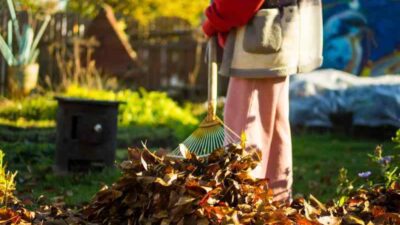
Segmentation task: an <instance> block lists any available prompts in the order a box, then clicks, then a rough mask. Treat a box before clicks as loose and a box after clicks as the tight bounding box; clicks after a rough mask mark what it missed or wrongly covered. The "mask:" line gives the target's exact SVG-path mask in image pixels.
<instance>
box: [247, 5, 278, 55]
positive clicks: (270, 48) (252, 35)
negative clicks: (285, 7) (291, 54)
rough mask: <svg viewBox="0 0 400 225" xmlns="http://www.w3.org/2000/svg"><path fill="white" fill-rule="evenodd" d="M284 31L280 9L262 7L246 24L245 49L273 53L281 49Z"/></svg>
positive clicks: (257, 52)
mask: <svg viewBox="0 0 400 225" xmlns="http://www.w3.org/2000/svg"><path fill="white" fill-rule="evenodd" d="M282 42H283V32H282V25H281V16H280V12H279V9H262V10H260V11H258V12H257V14H256V15H255V16H254V17H253V19H251V20H250V22H249V23H248V24H247V25H246V28H245V33H244V39H243V50H245V51H246V52H248V53H253V54H271V53H277V52H279V51H280V50H281V47H282Z"/></svg>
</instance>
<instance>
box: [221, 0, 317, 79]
mask: <svg viewBox="0 0 400 225" xmlns="http://www.w3.org/2000/svg"><path fill="white" fill-rule="evenodd" d="M322 26H323V24H322V5H321V0H300V3H299V4H298V5H295V6H286V7H284V8H283V9H281V10H280V9H278V8H274V9H261V10H260V11H258V12H257V14H256V15H255V16H254V18H253V19H252V20H251V21H250V22H249V23H248V24H247V25H246V26H243V27H238V28H236V29H233V30H231V31H230V33H229V36H228V39H227V41H226V44H225V47H224V54H223V60H222V65H221V69H220V74H221V75H224V76H237V77H244V78H264V77H268V76H287V75H291V74H296V73H303V72H309V71H311V70H314V69H316V68H317V67H319V66H320V65H321V64H322Z"/></svg>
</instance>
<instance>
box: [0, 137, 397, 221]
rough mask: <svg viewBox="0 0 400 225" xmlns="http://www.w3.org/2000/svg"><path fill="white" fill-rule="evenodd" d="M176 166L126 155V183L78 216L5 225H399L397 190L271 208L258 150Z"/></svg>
mask: <svg viewBox="0 0 400 225" xmlns="http://www.w3.org/2000/svg"><path fill="white" fill-rule="evenodd" d="M182 152H183V155H184V156H185V158H184V159H171V158H167V157H165V155H164V154H160V153H152V152H150V151H149V150H147V149H146V148H144V149H129V160H127V161H125V162H123V163H122V164H120V168H121V170H122V172H123V173H122V176H121V177H120V179H119V180H118V181H117V182H115V183H114V184H113V185H112V186H111V187H104V188H103V189H102V190H100V191H99V192H98V193H97V194H96V196H95V197H94V199H93V200H92V202H91V203H90V204H89V205H87V206H85V207H84V208H83V209H81V210H79V211H72V210H68V209H60V208H58V207H56V206H43V207H42V208H41V209H40V210H37V211H36V212H30V211H28V210H26V209H24V207H23V206H22V205H20V204H18V203H15V204H14V206H13V207H9V208H4V209H2V211H0V222H1V224H31V223H32V224H42V225H66V224H77V225H95V224H110V225H120V224H121V225H123V224H127V225H128V224H129V225H135V224H140V225H142V224H145V225H169V224H171V225H172V224H177V225H185V224H188V225H189V224H190V225H195V224H199V225H203V224H235V225H238V224H257V225H258V224H260V225H261V224H274V225H278V224H279V225H292V224H298V225H317V224H322V225H339V224H343V225H374V224H376V225H381V224H388V225H389V224H400V214H399V212H400V186H399V185H398V184H397V183H395V184H394V185H392V186H390V187H387V188H386V187H384V186H379V185H377V186H375V187H374V188H368V189H359V190H357V191H355V192H353V194H351V195H350V196H349V198H348V200H346V201H345V202H343V205H342V206H338V205H337V204H333V203H330V204H323V203H321V202H319V201H318V200H317V199H316V198H314V197H313V196H310V198H309V199H308V200H305V199H302V198H301V199H296V200H295V201H294V202H293V203H292V204H291V205H287V204H283V203H277V202H273V201H272V193H271V191H270V190H269V189H268V182H267V180H258V179H253V178H252V176H251V175H250V171H251V170H252V169H253V168H255V167H256V165H257V164H258V163H259V161H260V158H261V157H260V153H259V152H258V151H257V150H255V149H246V150H244V149H243V147H242V146H240V145H229V146H227V147H225V148H223V149H218V150H216V151H214V152H213V153H212V154H211V155H210V156H208V157H206V158H198V157H197V156H195V155H194V154H192V153H190V152H189V151H188V150H187V149H185V148H182Z"/></svg>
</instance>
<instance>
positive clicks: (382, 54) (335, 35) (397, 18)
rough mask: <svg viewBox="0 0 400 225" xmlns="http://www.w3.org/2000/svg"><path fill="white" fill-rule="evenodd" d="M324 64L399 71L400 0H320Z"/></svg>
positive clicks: (369, 70)
mask: <svg viewBox="0 0 400 225" xmlns="http://www.w3.org/2000/svg"><path fill="white" fill-rule="evenodd" d="M323 5H324V59H325V60H324V65H323V67H324V68H335V69H340V70H345V71H348V72H351V73H354V74H358V75H365V76H367V75H372V76H376V75H382V74H393V73H400V0H323Z"/></svg>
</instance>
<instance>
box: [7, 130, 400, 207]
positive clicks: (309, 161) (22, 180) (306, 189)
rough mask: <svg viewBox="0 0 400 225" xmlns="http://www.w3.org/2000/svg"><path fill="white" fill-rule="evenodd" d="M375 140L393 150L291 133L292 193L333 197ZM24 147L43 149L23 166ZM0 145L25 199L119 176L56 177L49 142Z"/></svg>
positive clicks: (77, 191)
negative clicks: (341, 175) (343, 172)
mask: <svg viewBox="0 0 400 225" xmlns="http://www.w3.org/2000/svg"><path fill="white" fill-rule="evenodd" d="M378 144H383V146H384V149H386V153H393V151H394V150H393V147H394V144H393V143H391V142H390V141H387V142H385V143H381V142H379V141H375V140H366V139H358V140H353V139H352V138H351V137H345V136H338V135H330V134H316V133H312V134H311V133H304V134H297V135H294V137H293V146H294V149H293V152H294V193H295V194H296V195H304V196H307V195H308V194H310V193H313V194H314V195H315V196H316V197H317V198H319V199H321V200H323V201H325V200H327V199H329V198H331V197H333V196H334V194H335V188H336V179H337V175H338V171H339V169H340V168H341V167H346V168H348V169H349V175H350V176H356V175H357V173H358V172H360V171H365V170H368V158H367V156H366V155H367V154H368V153H371V152H372V151H373V150H374V148H375V146H376V145H378ZM28 146H29V148H28V149H31V150H30V151H28V152H33V151H36V152H43V154H39V156H37V155H35V160H34V161H31V162H30V164H29V163H27V164H26V165H25V164H23V163H22V164H23V165H22V166H21V161H20V159H21V158H23V155H21V154H19V153H18V152H19V151H20V152H24V151H23V150H21V149H24V148H27V147H28ZM19 148H21V149H19ZM0 149H4V150H5V152H6V153H7V152H9V153H10V151H11V152H12V151H17V153H16V154H15V155H14V156H13V157H12V158H13V161H14V162H11V161H8V165H9V167H10V168H18V170H19V174H18V179H17V180H18V181H19V184H18V187H17V188H18V191H19V194H18V196H19V197H20V198H21V199H22V200H24V201H25V202H27V203H29V201H35V200H36V199H38V198H39V196H41V195H43V196H45V199H44V200H45V201H48V202H50V201H53V202H54V201H60V202H65V203H66V204H67V205H69V206H73V205H78V204H82V203H85V202H88V201H89V200H90V199H91V198H92V196H93V195H94V194H95V193H96V192H97V191H98V190H99V189H100V188H101V186H102V185H105V184H106V185H110V184H112V182H113V181H115V180H116V179H117V178H118V176H119V171H118V170H117V169H115V168H111V169H106V170H104V171H102V172H92V173H90V174H87V175H83V174H76V175H70V176H64V177H58V176H55V175H54V174H53V173H52V171H51V168H50V166H47V167H46V165H50V164H52V160H51V159H48V155H49V154H50V152H54V145H53V144H33V143H20V144H5V143H1V142H0ZM35 149H36V150H35ZM25 154H26V153H25ZM50 155H51V154H50ZM10 157H11V153H10ZM26 157H29V155H28V156H26ZM32 158H33V157H32ZM125 158H126V150H125V149H119V150H118V151H117V162H121V161H122V160H124V159H125ZM17 159H18V160H19V161H18V160H17ZM38 165H41V166H38ZM32 196H33V197H32Z"/></svg>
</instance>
